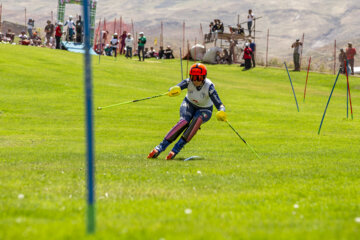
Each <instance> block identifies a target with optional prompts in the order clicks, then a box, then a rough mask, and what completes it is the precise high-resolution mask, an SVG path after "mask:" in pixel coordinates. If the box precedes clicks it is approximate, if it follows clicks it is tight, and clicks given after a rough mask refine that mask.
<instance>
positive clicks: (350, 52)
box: [346, 42, 356, 75]
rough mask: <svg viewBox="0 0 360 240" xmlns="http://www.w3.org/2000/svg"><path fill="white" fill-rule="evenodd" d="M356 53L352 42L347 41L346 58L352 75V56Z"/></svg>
mask: <svg viewBox="0 0 360 240" xmlns="http://www.w3.org/2000/svg"><path fill="white" fill-rule="evenodd" d="M355 55H356V49H355V48H353V47H352V43H351V42H349V43H348V47H347V48H346V58H347V60H348V63H349V65H350V68H351V75H354V62H355V60H354V56H355Z"/></svg>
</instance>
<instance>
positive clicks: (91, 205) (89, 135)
mask: <svg viewBox="0 0 360 240" xmlns="http://www.w3.org/2000/svg"><path fill="white" fill-rule="evenodd" d="M83 12H84V14H83V16H84V42H85V46H84V47H85V55H84V74H85V76H84V77H85V116H86V129H85V132H86V158H87V161H86V162H87V181H86V182H87V219H86V220H87V221H86V222H87V228H86V230H87V233H88V234H92V233H94V232H95V192H94V188H95V183H94V182H95V174H94V172H95V170H94V156H95V154H94V153H95V149H94V131H93V125H94V123H93V93H92V67H91V56H90V48H91V45H90V5H89V1H83Z"/></svg>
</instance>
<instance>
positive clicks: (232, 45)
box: [229, 39, 237, 64]
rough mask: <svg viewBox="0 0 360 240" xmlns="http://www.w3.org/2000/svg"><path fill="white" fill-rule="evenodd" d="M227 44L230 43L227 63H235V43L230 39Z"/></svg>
mask: <svg viewBox="0 0 360 240" xmlns="http://www.w3.org/2000/svg"><path fill="white" fill-rule="evenodd" d="M229 42H230V47H229V52H230V56H229V60H230V61H229V64H232V63H233V62H235V61H236V59H235V47H236V44H237V41H236V40H233V39H230V40H229Z"/></svg>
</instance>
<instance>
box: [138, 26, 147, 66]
mask: <svg viewBox="0 0 360 240" xmlns="http://www.w3.org/2000/svg"><path fill="white" fill-rule="evenodd" d="M139 36H140V37H139V39H138V54H139V61H141V53H142V58H143V61H145V53H144V49H145V44H146V37H145V36H144V33H143V32H140V33H139Z"/></svg>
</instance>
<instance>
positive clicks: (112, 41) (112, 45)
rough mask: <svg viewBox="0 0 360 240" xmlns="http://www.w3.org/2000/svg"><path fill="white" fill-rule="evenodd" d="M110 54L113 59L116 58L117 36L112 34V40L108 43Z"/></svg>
mask: <svg viewBox="0 0 360 240" xmlns="http://www.w3.org/2000/svg"><path fill="white" fill-rule="evenodd" d="M110 44H111V49H112V52H113V53H114V57H117V48H118V45H119V39H118V34H117V33H114V35H113V38H112V39H111V41H110Z"/></svg>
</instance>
